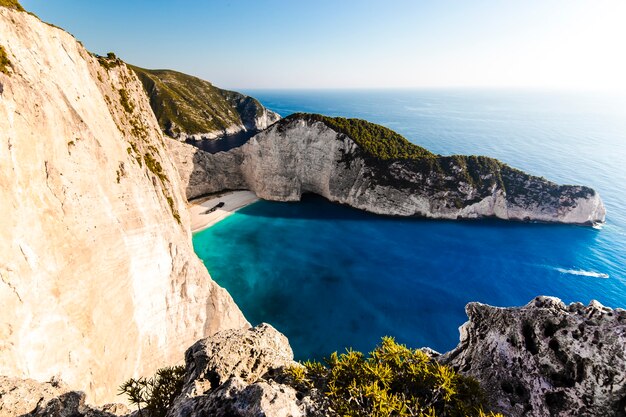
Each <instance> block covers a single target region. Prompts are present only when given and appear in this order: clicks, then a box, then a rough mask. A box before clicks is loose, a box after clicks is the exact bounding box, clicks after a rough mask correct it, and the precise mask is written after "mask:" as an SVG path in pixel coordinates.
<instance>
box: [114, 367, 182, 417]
mask: <svg viewBox="0 0 626 417" xmlns="http://www.w3.org/2000/svg"><path fill="white" fill-rule="evenodd" d="M184 382H185V367H184V366H172V367H167V368H161V369H159V370H157V371H156V374H155V375H154V376H153V377H152V378H144V377H141V378H138V379H135V378H131V379H129V380H128V381H126V382H124V383H123V384H122V385H121V386H120V389H119V391H120V395H126V396H128V400H129V402H130V403H131V404H133V405H136V406H137V408H138V410H139V415H140V416H143V411H146V412H147V415H148V416H150V417H165V414H167V410H168V408H169V407H170V406H171V405H172V404H173V403H174V400H175V399H176V397H178V396H179V395H180V393H181V392H182V390H183V385H184ZM142 410H143V411H142Z"/></svg>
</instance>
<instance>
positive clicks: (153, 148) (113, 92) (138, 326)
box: [0, 6, 247, 404]
mask: <svg viewBox="0 0 626 417" xmlns="http://www.w3.org/2000/svg"><path fill="white" fill-rule="evenodd" d="M0 45H1V46H2V47H3V48H4V50H5V51H6V54H7V59H8V60H9V62H10V71H8V73H6V74H5V73H3V72H0V86H1V87H0V148H1V149H2V150H1V151H0V213H2V216H0V306H1V308H0V374H4V375H10V376H19V377H30V378H34V379H37V380H47V379H49V378H50V377H51V376H53V375H60V376H61V378H63V380H64V381H66V382H67V383H68V384H70V385H71V386H72V387H73V388H74V389H79V390H81V391H85V392H86V393H87V395H88V396H89V397H88V398H89V401H91V402H93V403H96V404H102V403H104V402H109V401H115V400H116V399H117V398H116V397H117V395H116V394H117V387H118V386H119V384H120V383H122V382H123V381H124V380H126V379H127V378H129V377H132V376H138V375H150V374H152V373H153V372H154V371H155V369H156V368H158V367H161V366H164V365H167V364H170V363H176V362H177V361H179V360H180V359H181V358H182V355H183V352H184V349H185V348H186V347H188V346H189V345H191V343H193V342H195V341H196V340H198V339H199V338H202V337H205V336H207V335H210V334H213V333H214V332H216V331H219V330H223V329H225V328H237V327H241V326H244V325H247V322H246V320H245V318H244V317H243V315H242V314H241V312H240V311H239V309H238V308H237V306H236V305H235V303H234V302H233V300H232V298H231V297H230V295H228V293H226V291H224V290H223V289H222V288H220V287H219V286H218V285H217V284H215V283H214V282H213V281H212V280H211V279H210V277H209V275H208V274H207V271H206V268H205V267H204V265H203V264H202V262H201V261H200V260H199V259H198V257H197V256H196V255H195V253H194V251H193V247H192V244H191V233H190V231H189V217H188V211H187V208H186V205H185V199H184V196H183V195H182V193H181V184H180V180H179V178H178V174H177V171H176V169H175V167H174V166H173V164H172V162H171V159H170V157H169V155H168V153H167V151H166V149H165V147H164V138H163V135H162V133H161V130H160V128H159V125H158V123H157V120H156V118H155V116H154V114H153V112H152V110H151V108H150V104H149V102H148V99H147V97H146V95H145V92H144V90H143V86H142V84H141V83H140V82H139V80H138V79H137V77H136V75H135V73H134V72H133V71H131V70H129V69H128V68H127V67H126V65H125V64H124V63H122V62H121V61H119V60H116V59H106V58H100V59H98V58H97V57H94V56H93V55H91V54H90V53H89V52H88V51H87V50H85V48H83V47H82V45H81V44H80V43H79V42H77V41H76V39H74V38H73V37H72V36H71V35H70V34H69V33H66V32H64V31H63V30H60V29H58V28H55V27H53V26H51V25H47V24H45V23H43V22H41V21H40V20H39V19H37V18H36V17H35V16H33V15H30V14H28V13H25V12H19V11H17V10H11V9H8V8H6V7H2V6H0ZM120 341H122V343H121V342H120Z"/></svg>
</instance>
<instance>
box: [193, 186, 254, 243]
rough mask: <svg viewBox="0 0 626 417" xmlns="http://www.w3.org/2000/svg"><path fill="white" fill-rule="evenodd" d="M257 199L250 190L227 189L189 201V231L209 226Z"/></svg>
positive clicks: (196, 230)
mask: <svg viewBox="0 0 626 417" xmlns="http://www.w3.org/2000/svg"><path fill="white" fill-rule="evenodd" d="M258 200H259V198H258V197H257V196H256V194H254V193H253V192H251V191H227V192H224V193H219V194H215V195H211V196H207V197H204V198H199V199H197V200H193V201H190V202H189V204H190V207H189V212H190V213H191V231H192V233H195V232H199V231H201V230H204V229H206V228H208V227H211V226H213V225H214V224H215V223H217V222H219V221H220V220H224V219H225V218H226V217H228V216H230V215H231V214H233V213H234V212H236V211H237V210H239V209H240V208H242V207H245V206H247V205H249V204H252V203H254V202H255V201H258ZM220 203H223V205H222V206H221V207H218V208H216V209H215V210H213V211H211V212H208V211H209V210H211V209H212V208H214V207H215V206H217V205H218V204H220Z"/></svg>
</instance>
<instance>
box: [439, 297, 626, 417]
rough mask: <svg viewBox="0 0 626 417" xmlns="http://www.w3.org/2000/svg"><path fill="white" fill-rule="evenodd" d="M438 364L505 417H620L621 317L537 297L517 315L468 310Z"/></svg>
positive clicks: (625, 363) (623, 396)
mask: <svg viewBox="0 0 626 417" xmlns="http://www.w3.org/2000/svg"><path fill="white" fill-rule="evenodd" d="M466 311H467V315H468V317H469V321H468V322H467V323H465V324H464V325H463V326H462V327H461V341H460V343H459V345H458V347H457V348H456V349H454V350H453V351H451V352H448V353H447V354H445V355H444V356H443V357H442V362H444V363H447V364H449V365H452V366H453V367H455V368H457V369H458V371H459V372H461V373H463V374H464V375H471V376H473V377H475V378H476V379H477V380H478V381H480V383H481V384H482V386H483V388H484V389H485V391H486V392H487V394H488V395H489V397H490V400H491V402H492V404H493V406H494V408H495V409H496V410H500V411H502V412H504V413H505V414H506V415H510V416H562V417H566V416H626V311H625V310H622V309H615V310H612V309H610V308H608V307H604V306H602V305H601V304H599V303H598V302H595V301H592V302H591V303H590V304H589V305H588V306H586V307H585V306H584V305H582V304H581V303H573V304H570V305H569V306H566V305H565V304H563V302H561V300H559V299H557V298H552V297H537V298H536V299H535V300H533V301H531V302H530V303H529V304H528V305H526V306H524V307H521V308H496V307H491V306H488V305H484V304H480V303H470V304H468V305H467V308H466Z"/></svg>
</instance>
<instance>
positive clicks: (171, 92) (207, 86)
mask: <svg viewBox="0 0 626 417" xmlns="http://www.w3.org/2000/svg"><path fill="white" fill-rule="evenodd" d="M131 68H132V69H133V70H134V71H135V72H136V73H137V75H138V76H139V79H140V80H141V82H142V83H143V86H144V88H145V90H146V93H147V94H148V97H149V98H150V105H151V106H152V110H153V111H154V114H155V115H156V117H157V120H158V121H159V125H160V126H161V129H162V130H163V131H164V132H165V133H166V134H167V135H169V136H171V137H173V138H177V139H179V140H187V139H192V140H201V139H215V138H218V137H222V136H228V135H234V134H239V133H242V132H249V134H250V135H252V134H254V133H256V132H258V131H260V130H263V129H265V128H266V127H268V126H269V125H271V124H272V123H274V122H276V121H277V120H279V119H280V116H279V115H278V114H276V113H274V112H273V111H271V110H268V109H266V108H265V107H263V106H262V105H261V103H259V102H258V100H256V99H254V98H252V97H249V96H246V95H243V94H240V93H237V92H234V91H228V90H223V89H221V88H217V87H215V86H214V85H212V84H211V83H209V82H208V81H204V80H201V79H199V78H196V77H192V76H191V75H187V74H182V73H180V72H176V71H170V70H147V69H143V68H139V67H134V66H133V67H131Z"/></svg>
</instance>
